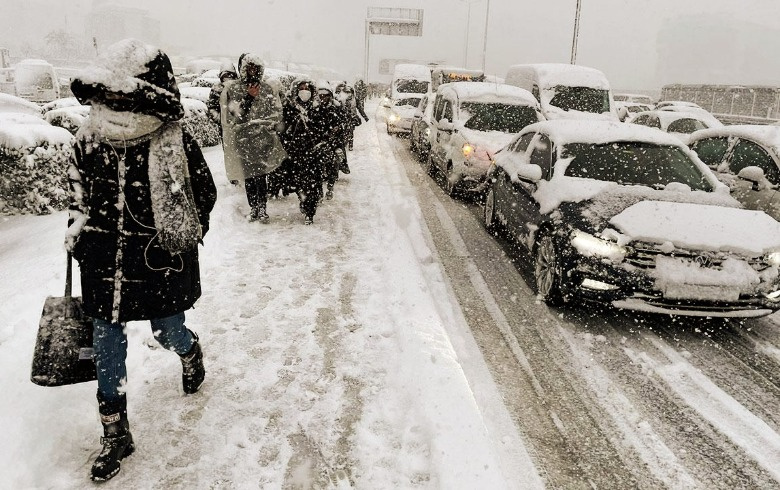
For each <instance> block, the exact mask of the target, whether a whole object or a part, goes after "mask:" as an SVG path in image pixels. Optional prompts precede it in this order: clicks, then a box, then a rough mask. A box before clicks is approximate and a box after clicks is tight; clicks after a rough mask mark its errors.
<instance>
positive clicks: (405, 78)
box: [390, 63, 431, 100]
mask: <svg viewBox="0 0 780 490" xmlns="http://www.w3.org/2000/svg"><path fill="white" fill-rule="evenodd" d="M430 91H431V69H430V68H428V67H427V66H425V65H415V64H411V63H401V64H398V65H395V69H394V70H393V82H392V85H391V86H390V98H391V99H393V100H395V99H399V98H401V97H404V96H409V95H410V94H423V95H424V94H427V93H429V92H430Z"/></svg>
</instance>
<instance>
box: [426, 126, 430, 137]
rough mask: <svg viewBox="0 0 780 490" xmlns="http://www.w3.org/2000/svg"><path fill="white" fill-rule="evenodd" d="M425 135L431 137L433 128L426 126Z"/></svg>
mask: <svg viewBox="0 0 780 490" xmlns="http://www.w3.org/2000/svg"><path fill="white" fill-rule="evenodd" d="M425 137H426V138H430V137H431V128H425Z"/></svg>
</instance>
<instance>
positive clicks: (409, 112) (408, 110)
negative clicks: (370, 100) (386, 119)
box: [393, 106, 417, 119]
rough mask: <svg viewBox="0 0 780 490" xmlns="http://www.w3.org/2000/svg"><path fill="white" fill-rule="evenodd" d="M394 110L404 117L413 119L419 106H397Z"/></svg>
mask: <svg viewBox="0 0 780 490" xmlns="http://www.w3.org/2000/svg"><path fill="white" fill-rule="evenodd" d="M393 112H395V113H396V114H398V116H399V117H402V118H404V119H412V118H413V117H414V113H415V112H417V108H416V107H411V106H397V107H393Z"/></svg>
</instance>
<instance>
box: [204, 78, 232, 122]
mask: <svg viewBox="0 0 780 490" xmlns="http://www.w3.org/2000/svg"><path fill="white" fill-rule="evenodd" d="M237 78H238V74H236V72H234V71H233V70H222V71H221V72H219V82H217V83H215V84H214V85H212V86H211V91H210V92H209V100H208V102H207V103H206V107H207V108H208V110H209V117H210V118H211V120H212V121H214V122H215V123H217V126H219V134H220V137H221V136H222V108H221V107H220V105H219V97H220V96H221V95H222V90H223V89H224V88H225V82H227V81H228V80H236V79H237Z"/></svg>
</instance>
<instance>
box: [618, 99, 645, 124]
mask: <svg viewBox="0 0 780 490" xmlns="http://www.w3.org/2000/svg"><path fill="white" fill-rule="evenodd" d="M615 108H616V109H617V113H618V119H620V120H621V121H623V122H630V121H631V119H633V117H634V116H636V115H637V114H639V113H640V112H646V111H652V110H653V106H652V105H651V104H644V103H642V102H622V101H615Z"/></svg>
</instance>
